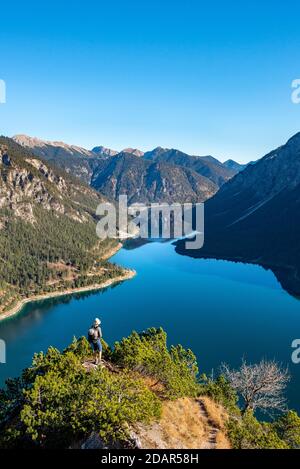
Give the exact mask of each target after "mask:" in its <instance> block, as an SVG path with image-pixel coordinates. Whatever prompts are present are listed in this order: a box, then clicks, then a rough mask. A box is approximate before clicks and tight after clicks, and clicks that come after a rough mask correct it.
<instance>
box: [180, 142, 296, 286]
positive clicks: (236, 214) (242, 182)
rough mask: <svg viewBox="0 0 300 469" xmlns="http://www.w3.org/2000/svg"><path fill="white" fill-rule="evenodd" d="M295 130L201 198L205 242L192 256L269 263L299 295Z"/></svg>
mask: <svg viewBox="0 0 300 469" xmlns="http://www.w3.org/2000/svg"><path fill="white" fill-rule="evenodd" d="M299 212H300V133H298V134H296V135H294V136H293V137H292V138H291V139H290V140H288V142H287V143H286V144H285V145H282V146H280V147H279V148H277V149H275V150H273V151H271V152H270V153H268V154H267V155H266V156H264V157H263V158H261V159H259V160H258V161H257V162H256V163H252V164H249V165H248V166H247V167H246V168H245V169H244V170H243V171H242V172H240V173H239V174H237V175H236V176H235V177H234V178H232V179H231V180H230V181H228V182H227V183H226V184H224V185H223V186H222V187H221V188H220V190H219V191H218V193H216V195H215V196H214V197H212V198H211V199H210V200H208V201H207V202H206V204H205V242H204V247H203V248H202V249H201V250H199V251H193V250H189V251H187V250H185V249H184V244H183V243H182V242H180V241H179V242H178V243H177V248H176V249H177V251H178V252H180V253H182V254H185V255H189V256H192V257H216V258H222V259H230V260H237V261H244V262H251V263H257V264H261V265H263V266H265V267H271V268H272V270H273V271H274V273H275V274H276V275H277V277H278V279H279V280H280V282H281V283H282V285H283V286H284V287H285V288H286V289H287V290H288V291H290V292H291V293H293V294H295V295H300V281H299V273H300V245H299V239H300V222H299V219H298V214H299Z"/></svg>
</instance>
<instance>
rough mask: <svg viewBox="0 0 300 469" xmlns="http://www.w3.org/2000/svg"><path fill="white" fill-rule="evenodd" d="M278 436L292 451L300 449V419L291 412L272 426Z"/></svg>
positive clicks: (295, 413)
mask: <svg viewBox="0 0 300 469" xmlns="http://www.w3.org/2000/svg"><path fill="white" fill-rule="evenodd" d="M272 428H273V429H274V430H275V431H276V433H277V434H278V436H279V437H280V438H281V439H282V440H283V441H284V442H285V443H286V444H287V445H288V446H289V447H290V448H292V449H299V448H300V417H299V415H298V414H297V412H294V411H293V410H290V411H289V412H287V413H286V414H284V415H283V416H282V417H280V418H279V419H278V420H276V421H275V422H274V423H273V424H272Z"/></svg>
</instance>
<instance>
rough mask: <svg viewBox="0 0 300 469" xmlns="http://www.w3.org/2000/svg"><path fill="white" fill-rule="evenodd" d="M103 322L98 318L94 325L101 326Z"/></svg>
mask: <svg viewBox="0 0 300 469" xmlns="http://www.w3.org/2000/svg"><path fill="white" fill-rule="evenodd" d="M100 324H101V321H100V319H99V318H96V319H95V321H94V327H99V326H100Z"/></svg>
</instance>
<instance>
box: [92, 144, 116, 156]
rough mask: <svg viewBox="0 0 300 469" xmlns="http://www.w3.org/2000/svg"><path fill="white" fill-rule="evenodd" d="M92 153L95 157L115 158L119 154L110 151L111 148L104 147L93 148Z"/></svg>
mask: <svg viewBox="0 0 300 469" xmlns="http://www.w3.org/2000/svg"><path fill="white" fill-rule="evenodd" d="M92 152H93V153H96V155H102V156H115V155H117V154H118V153H119V152H118V151H116V150H112V149H111V148H107V147H104V146H103V145H100V146H97V147H94V148H93V149H92Z"/></svg>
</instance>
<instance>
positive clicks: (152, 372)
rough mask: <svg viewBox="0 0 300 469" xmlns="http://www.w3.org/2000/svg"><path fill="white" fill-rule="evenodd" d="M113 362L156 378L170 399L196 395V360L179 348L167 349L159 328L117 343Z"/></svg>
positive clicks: (132, 335)
mask: <svg viewBox="0 0 300 469" xmlns="http://www.w3.org/2000/svg"><path fill="white" fill-rule="evenodd" d="M112 360H113V361H114V362H116V363H117V364H119V365H121V366H123V367H125V368H128V369H130V370H134V371H138V372H140V373H142V374H144V375H148V376H152V377H155V378H156V379H157V380H158V381H159V382H160V383H162V384H163V386H164V395H165V397H168V398H169V399H175V398H177V397H181V396H195V395H197V393H198V382H197V374H198V367H197V362H196V357H195V355H194V354H193V353H192V351H191V350H185V349H184V348H183V347H182V346H181V345H177V346H175V347H174V346H172V347H171V348H170V350H168V348H167V335H166V333H165V332H164V331H163V330H162V329H161V328H160V329H155V328H151V329H148V330H147V331H146V332H143V333H140V334H138V333H137V332H133V333H132V334H131V335H130V336H129V337H127V338H124V339H122V340H121V342H116V343H115V346H114V350H113V352H112Z"/></svg>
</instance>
